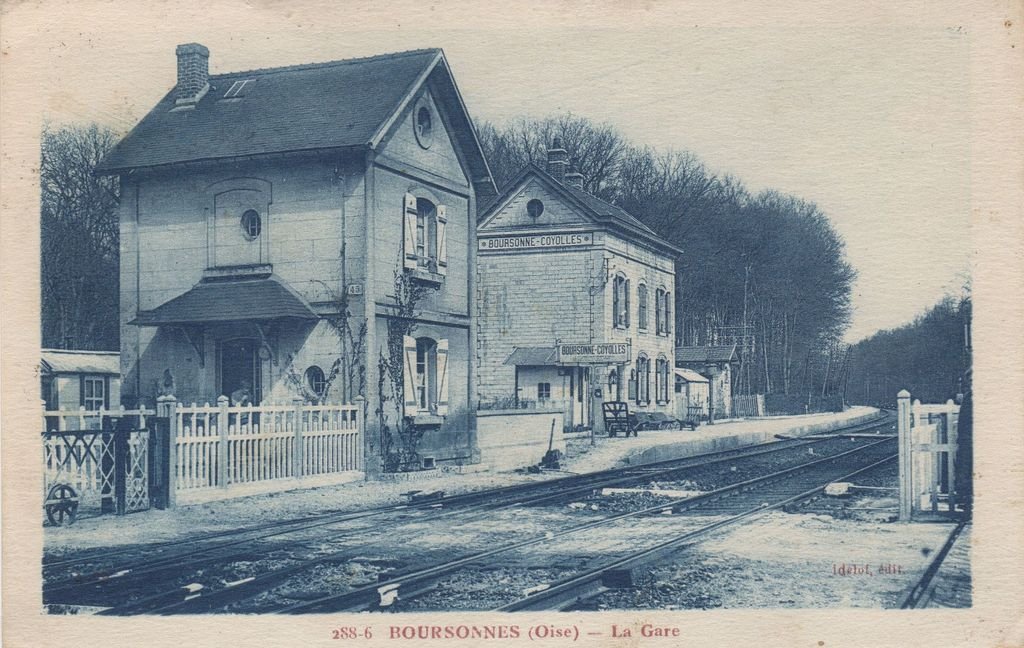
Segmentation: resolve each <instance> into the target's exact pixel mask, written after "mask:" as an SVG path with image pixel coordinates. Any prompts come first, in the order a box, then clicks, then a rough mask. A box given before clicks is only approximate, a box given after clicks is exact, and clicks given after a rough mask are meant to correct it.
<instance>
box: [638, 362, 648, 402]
mask: <svg viewBox="0 0 1024 648" xmlns="http://www.w3.org/2000/svg"><path fill="white" fill-rule="evenodd" d="M636 380H637V390H636V404H637V405H646V404H648V403H650V402H651V361H650V359H649V358H648V357H647V356H645V355H641V356H640V357H639V358H637V359H636Z"/></svg>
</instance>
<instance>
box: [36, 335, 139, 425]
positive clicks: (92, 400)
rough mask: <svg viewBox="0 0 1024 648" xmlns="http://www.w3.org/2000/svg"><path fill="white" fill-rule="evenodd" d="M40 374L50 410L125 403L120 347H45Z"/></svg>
mask: <svg viewBox="0 0 1024 648" xmlns="http://www.w3.org/2000/svg"><path fill="white" fill-rule="evenodd" d="M39 368H40V371H39V375H40V378H41V381H42V384H41V397H42V399H43V401H44V402H45V403H46V409H48V410H58V409H61V410H69V409H73V410H77V409H79V408H80V407H85V409H86V410H89V411H93V410H98V409H101V408H102V409H110V406H111V404H113V406H114V407H117V406H118V405H120V403H121V354H120V353H118V352H117V351H79V350H66V349H43V350H42V359H41V362H40V366H39Z"/></svg>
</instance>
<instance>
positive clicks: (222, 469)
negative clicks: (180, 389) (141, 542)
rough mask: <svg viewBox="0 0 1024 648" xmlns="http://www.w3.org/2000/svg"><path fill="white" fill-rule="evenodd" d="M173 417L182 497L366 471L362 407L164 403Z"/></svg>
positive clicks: (176, 477)
mask: <svg viewBox="0 0 1024 648" xmlns="http://www.w3.org/2000/svg"><path fill="white" fill-rule="evenodd" d="M158 407H159V408H163V409H161V414H163V413H164V412H166V415H168V416H170V417H171V434H172V437H171V438H172V439H174V456H175V461H174V464H175V468H174V481H175V489H176V490H177V492H179V493H182V492H188V491H197V490H202V489H212V488H229V487H231V486H232V485H237V484H246V483H253V482H268V481H273V480H279V479H290V478H302V477H309V476H314V475H327V474H331V473H343V472H348V471H361V470H362V469H363V441H362V435H361V430H360V425H359V419H360V413H361V408H360V407H359V406H357V405H303V404H301V403H297V404H289V405H244V406H234V407H232V406H229V405H228V401H227V399H221V400H220V401H219V402H218V404H217V405H210V404H209V403H207V404H204V405H197V404H195V403H193V404H192V405H189V406H180V405H178V404H177V403H176V402H174V401H173V400H170V399H166V398H165V399H162V400H161V402H160V404H159V405H158Z"/></svg>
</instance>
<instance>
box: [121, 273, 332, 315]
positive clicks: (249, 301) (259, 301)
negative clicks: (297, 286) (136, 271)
mask: <svg viewBox="0 0 1024 648" xmlns="http://www.w3.org/2000/svg"><path fill="white" fill-rule="evenodd" d="M277 319H300V320H302V319H305V320H313V319H317V314H316V313H315V312H313V309H312V308H311V307H310V305H309V304H308V303H307V302H306V300H305V299H303V298H302V297H301V296H300V295H299V294H298V293H296V292H295V291H294V290H292V289H291V288H290V287H288V286H287V285H285V284H284V283H283V282H281V281H280V280H278V279H277V278H276V277H274V276H273V275H271V276H269V277H264V278H259V279H230V280H204V281H200V282H199V283H197V284H196V285H195V286H193V287H192V288H191V289H190V290H189V291H188V292H185V293H183V294H181V295H178V296H177V297H175V298H174V299H171V300H170V301H168V302H165V303H163V304H161V305H160V306H157V307H156V308H154V309H153V310H151V311H141V312H139V315H138V317H136V318H135V319H134V320H132V321H131V322H130V323H131V324H135V325H137V326H165V325H167V326H172V325H189V324H207V323H213V322H237V321H247V320H256V321H268V320H277Z"/></svg>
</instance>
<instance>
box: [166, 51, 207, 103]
mask: <svg viewBox="0 0 1024 648" xmlns="http://www.w3.org/2000/svg"><path fill="white" fill-rule="evenodd" d="M174 52H175V54H177V55H178V85H177V86H176V87H177V89H178V97H177V99H178V103H195V102H197V101H199V100H200V99H202V97H203V95H204V94H206V91H207V90H208V89H209V87H210V86H209V83H208V82H209V79H210V50H208V49H206V47H205V46H203V45H200V44H199V43H186V44H184V45H178V47H177V49H175V50H174Z"/></svg>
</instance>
